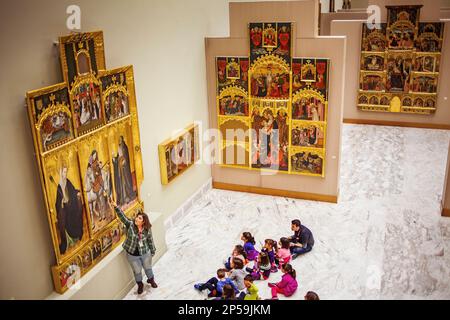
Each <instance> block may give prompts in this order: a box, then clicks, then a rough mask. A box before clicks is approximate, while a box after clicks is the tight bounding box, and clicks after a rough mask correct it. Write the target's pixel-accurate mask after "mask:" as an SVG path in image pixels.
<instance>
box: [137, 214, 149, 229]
mask: <svg viewBox="0 0 450 320" xmlns="http://www.w3.org/2000/svg"><path fill="white" fill-rule="evenodd" d="M139 216H141V217H142V219H143V220H144V225H143V227H144V229H145V230H147V231H149V230H150V229H151V227H152V224H151V223H150V219H149V218H148V215H147V214H146V213H145V212H141V211H140V212H138V213H137V215H136V217H139Z"/></svg>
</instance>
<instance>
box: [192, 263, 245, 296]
mask: <svg viewBox="0 0 450 320" xmlns="http://www.w3.org/2000/svg"><path fill="white" fill-rule="evenodd" d="M226 275H227V270H225V269H219V270H217V278H216V277H213V278H211V279H209V280H208V281H207V282H206V283H197V284H196V285H194V288H195V289H197V290H199V291H203V290H205V289H208V290H209V291H210V292H209V294H208V298H214V297H221V296H222V295H223V287H224V286H225V285H226V284H228V285H230V286H231V287H232V288H233V289H234V291H235V292H236V294H238V293H239V290H238V288H237V287H236V284H235V283H234V282H233V280H231V279H230V278H228V277H227V276H226Z"/></svg>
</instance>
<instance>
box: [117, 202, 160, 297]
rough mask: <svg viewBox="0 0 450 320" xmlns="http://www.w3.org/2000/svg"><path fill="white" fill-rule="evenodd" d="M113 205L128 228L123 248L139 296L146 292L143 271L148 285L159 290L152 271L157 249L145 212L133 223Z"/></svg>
mask: <svg viewBox="0 0 450 320" xmlns="http://www.w3.org/2000/svg"><path fill="white" fill-rule="evenodd" d="M111 205H112V206H113V207H114V210H115V211H116V213H117V217H118V218H119V219H120V221H122V223H123V224H124V225H125V227H126V232H127V237H126V239H125V241H124V243H123V245H122V246H123V248H124V249H125V251H126V252H127V259H128V262H129V263H130V266H131V269H132V270H133V274H134V278H135V280H136V283H137V285H138V294H141V293H142V292H143V291H144V284H143V283H142V269H144V271H145V274H146V275H147V283H149V284H150V285H151V286H152V288H157V287H158V285H157V284H156V283H155V279H154V275H153V270H152V257H153V256H154V255H155V252H156V248H155V244H154V242H153V236H152V231H151V227H152V225H151V223H150V220H149V219H148V216H147V215H146V214H145V213H143V212H139V213H138V214H137V215H136V217H135V218H134V221H133V220H131V219H129V218H128V217H127V216H126V215H125V213H123V211H122V209H120V208H119V207H118V206H117V204H116V203H115V202H113V201H112V200H111Z"/></svg>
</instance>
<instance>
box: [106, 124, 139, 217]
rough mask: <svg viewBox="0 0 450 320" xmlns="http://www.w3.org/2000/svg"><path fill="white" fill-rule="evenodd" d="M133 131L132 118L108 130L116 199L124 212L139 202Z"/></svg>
mask: <svg viewBox="0 0 450 320" xmlns="http://www.w3.org/2000/svg"><path fill="white" fill-rule="evenodd" d="M131 131H132V128H131V119H130V118H126V119H125V120H123V121H121V122H119V123H117V125H116V126H113V127H109V128H108V143H109V150H110V154H111V168H112V173H113V189H114V195H115V197H114V198H115V199H116V203H117V205H118V206H120V207H121V208H122V210H123V211H126V210H127V209H128V208H130V207H131V206H133V205H134V204H135V203H136V201H137V183H136V165H135V161H134V152H133V144H132V141H133V137H132V135H131Z"/></svg>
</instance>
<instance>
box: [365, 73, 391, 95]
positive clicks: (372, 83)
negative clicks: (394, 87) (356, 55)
mask: <svg viewBox="0 0 450 320" xmlns="http://www.w3.org/2000/svg"><path fill="white" fill-rule="evenodd" d="M360 77H361V84H360V86H361V90H364V91H385V90H386V85H385V80H386V74H385V73H384V72H363V71H361V75H360Z"/></svg>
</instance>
